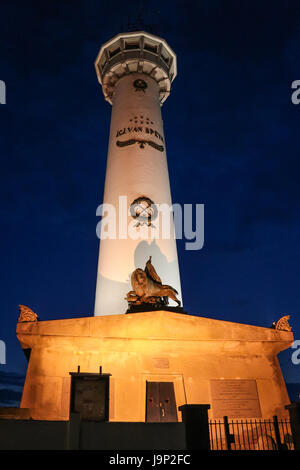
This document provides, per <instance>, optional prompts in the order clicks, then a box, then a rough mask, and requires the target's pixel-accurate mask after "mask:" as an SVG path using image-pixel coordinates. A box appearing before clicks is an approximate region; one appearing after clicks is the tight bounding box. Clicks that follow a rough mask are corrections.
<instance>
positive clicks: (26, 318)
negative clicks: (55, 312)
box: [18, 305, 39, 323]
mask: <svg viewBox="0 0 300 470" xmlns="http://www.w3.org/2000/svg"><path fill="white" fill-rule="evenodd" d="M37 321H39V317H38V316H37V314H36V313H34V312H33V311H32V310H31V309H30V308H29V307H26V305H19V318H18V323H24V322H37Z"/></svg>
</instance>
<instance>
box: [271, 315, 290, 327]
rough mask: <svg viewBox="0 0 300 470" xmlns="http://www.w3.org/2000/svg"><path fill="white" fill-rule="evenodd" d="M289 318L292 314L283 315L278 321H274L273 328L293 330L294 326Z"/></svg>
mask: <svg viewBox="0 0 300 470" xmlns="http://www.w3.org/2000/svg"><path fill="white" fill-rule="evenodd" d="M289 319H290V315H285V316H284V317H281V318H280V319H279V320H278V321H276V322H275V321H274V322H273V324H272V328H275V330H283V331H292V327H291V326H290V325H289Z"/></svg>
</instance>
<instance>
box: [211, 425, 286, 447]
mask: <svg viewBox="0 0 300 470" xmlns="http://www.w3.org/2000/svg"><path fill="white" fill-rule="evenodd" d="M209 436H210V448H211V450H263V451H265V450H294V444H293V437H292V431H291V425H290V420H289V419H278V418H277V416H274V417H273V419H247V420H242V419H241V420H234V419H232V420H228V418H227V416H224V418H223V419H211V420H209Z"/></svg>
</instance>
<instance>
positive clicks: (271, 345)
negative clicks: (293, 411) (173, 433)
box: [17, 311, 293, 422]
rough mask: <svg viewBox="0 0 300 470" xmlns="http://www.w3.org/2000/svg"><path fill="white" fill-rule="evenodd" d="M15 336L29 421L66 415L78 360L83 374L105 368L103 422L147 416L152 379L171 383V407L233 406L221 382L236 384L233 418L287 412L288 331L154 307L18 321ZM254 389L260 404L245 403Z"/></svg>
mask: <svg viewBox="0 0 300 470" xmlns="http://www.w3.org/2000/svg"><path fill="white" fill-rule="evenodd" d="M17 337H18V339H19V341H20V344H21V346H22V348H23V349H25V350H30V351H31V352H30V359H29V364H28V370H27V375H26V381H25V386H24V390H23V396H22V401H21V407H22V408H29V409H30V414H31V417H32V418H33V419H41V420H68V419H69V415H70V388H71V381H70V372H76V371H77V369H78V366H80V371H81V372H83V373H98V372H99V367H100V366H102V372H103V374H110V377H109V421H117V422H122V421H123V422H129V421H130V422H143V421H145V419H146V388H147V382H151V381H152V382H171V383H172V384H173V387H174V395H175V401H176V407H177V409H178V407H179V406H182V405H186V404H201V403H207V404H210V405H211V409H210V410H209V416H210V417H212V418H213V417H214V416H216V414H217V413H218V410H219V409H220V400H221V405H222V406H223V409H224V406H225V408H226V406H227V404H228V406H231V402H230V403H229V402H227V401H226V396H225V397H223V396H222V393H223V391H224V390H226V387H225V388H224V387H223V386H222V385H224V384H225V385H226V384H227V385H226V386H228V385H230V384H231V388H232V387H233V385H234V386H235V387H234V389H235V390H236V392H235V393H236V395H237V396H236V397H231V399H233V398H236V403H235V405H234V407H232V406H231V412H232V413H233V414H234V413H236V412H237V411H236V410H237V407H240V408H239V410H238V417H239V418H241V417H242V418H249V417H262V418H272V417H273V416H274V415H277V416H278V417H284V416H288V411H287V410H286V409H285V406H286V405H289V404H290V400H289V397H288V394H287V391H286V387H285V383H284V380H283V377H282V374H281V370H280V366H279V363H278V360H277V354H278V353H279V352H280V351H282V350H284V349H287V348H288V347H290V346H291V344H292V343H293V334H292V333H291V332H288V331H279V330H275V329H271V328H261V327H256V326H249V325H243V324H239V323H230V322H225V321H218V320H212V319H208V318H202V317H197V316H192V315H184V314H180V313H173V312H167V311H157V312H145V313H135V314H127V315H112V316H99V317H86V318H76V319H68V320H55V321H39V322H26V323H19V324H18V325H17ZM216 381H219V382H218V383H219V388H218V390H219V391H220V393H219V395H217V396H216V395H215V382H216ZM245 384H246V386H247V387H248V388H247V387H245ZM249 384H250V386H249ZM248 389H249V390H248ZM253 390H254V391H255V393H256V394H257V400H258V402H257V403H256V405H255V406H248V403H247V397H248V395H247V393H248V391H250V392H251V394H250V396H249V402H250V401H251V400H253ZM221 392H222V393H221ZM250 392H249V393H250ZM245 393H246V395H245ZM240 395H241V396H240ZM243 397H244V398H243ZM245 397H246V398H245ZM242 399H243V400H242ZM222 400H223V401H222ZM223 409H222V411H223ZM241 410H242V411H241ZM225 411H227V410H225ZM250 412H251V413H252V414H251V416H249V413H250ZM243 413H244V415H243ZM258 413H260V416H258ZM224 414H227V415H228V416H229V417H230V413H224ZM232 417H234V415H233V416H232ZM178 420H179V421H180V420H181V414H180V413H178Z"/></svg>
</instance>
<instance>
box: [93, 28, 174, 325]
mask: <svg viewBox="0 0 300 470" xmlns="http://www.w3.org/2000/svg"><path fill="white" fill-rule="evenodd" d="M95 68H96V73H97V77H98V80H99V82H100V84H101V85H102V90H103V94H104V98H105V100H107V101H108V102H109V103H110V104H111V105H112V113H111V123H110V136H109V146H108V156H107V167H106V178H105V187H104V198H103V205H102V207H103V211H102V213H101V215H102V224H103V225H102V231H100V239H101V240H100V249H99V259H98V272H97V284H96V298H95V311H94V315H95V316H98V315H113V314H121V313H125V312H126V308H127V302H126V293H127V292H128V291H129V290H130V276H131V273H132V272H133V271H134V270H135V269H136V268H142V267H144V266H145V263H146V261H147V259H149V257H150V256H151V257H152V262H153V264H154V265H155V268H156V269H157V271H158V272H159V273H160V276H161V277H162V279H163V280H164V282H165V283H167V284H169V285H172V286H173V287H174V288H175V289H176V291H177V292H178V298H179V299H181V286H180V275H179V266H178V257H177V247H176V238H175V236H174V233H175V231H174V222H173V219H172V216H171V217H170V219H169V224H170V231H169V234H170V236H165V235H164V234H162V230H161V228H162V220H161V217H162V215H161V213H158V212H159V211H158V209H157V208H159V207H168V208H170V209H171V208H172V200H171V191H170V181H169V173H168V164H167V154H166V141H165V136H164V130H163V121H162V115H161V106H162V104H163V103H164V102H165V100H166V99H167V97H168V96H169V94H170V89H171V83H172V81H173V80H174V78H175V77H176V74H177V63H176V55H175V53H174V52H173V51H172V49H171V48H170V46H169V45H168V44H167V43H166V41H165V40H164V39H161V38H159V37H157V36H154V35H152V34H149V33H146V32H144V31H142V32H130V33H124V34H118V35H117V36H115V37H114V38H113V39H111V40H110V41H108V42H107V43H105V44H104V45H103V46H102V47H101V49H100V52H99V54H98V56H97V59H96V61H95ZM107 208H112V211H113V214H112V215H113V217H115V223H114V227H113V229H114V230H113V231H112V233H106V232H107V227H106V229H104V228H103V226H104V225H105V210H106V209H107ZM98 215H100V214H98ZM158 226H159V228H160V230H158ZM172 303H173V304H174V302H173V301H172V300H171V301H170V305H171V306H172ZM174 305H175V304H174Z"/></svg>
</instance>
